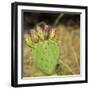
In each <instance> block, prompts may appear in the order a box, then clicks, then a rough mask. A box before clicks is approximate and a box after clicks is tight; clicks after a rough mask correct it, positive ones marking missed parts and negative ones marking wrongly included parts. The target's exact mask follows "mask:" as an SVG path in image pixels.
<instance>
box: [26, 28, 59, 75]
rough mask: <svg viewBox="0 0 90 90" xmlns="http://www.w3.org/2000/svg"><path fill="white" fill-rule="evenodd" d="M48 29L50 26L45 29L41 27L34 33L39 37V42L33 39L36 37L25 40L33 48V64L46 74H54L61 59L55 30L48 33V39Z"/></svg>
mask: <svg viewBox="0 0 90 90" xmlns="http://www.w3.org/2000/svg"><path fill="white" fill-rule="evenodd" d="M46 29H47V30H46ZM48 30H49V29H48V27H47V28H45V29H44V30H40V29H39V30H37V32H36V33H35V34H33V35H32V36H37V37H38V41H37V43H36V42H34V41H33V40H32V38H34V37H29V38H26V40H25V41H26V44H27V45H28V46H30V48H31V49H32V62H33V64H34V65H35V66H36V67H37V69H39V70H41V72H43V73H45V74H46V75H52V74H53V73H54V72H55V68H56V65H57V63H58V59H59V46H58V44H57V41H56V40H55V38H54V36H55V33H54V30H52V31H51V32H50V34H49V35H48V34H47V35H48V36H47V37H48V39H46V38H45V36H46V33H48Z"/></svg>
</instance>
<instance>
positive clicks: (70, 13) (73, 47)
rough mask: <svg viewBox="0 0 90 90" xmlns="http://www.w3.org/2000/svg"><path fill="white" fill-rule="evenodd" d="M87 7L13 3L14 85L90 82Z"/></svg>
mask: <svg viewBox="0 0 90 90" xmlns="http://www.w3.org/2000/svg"><path fill="white" fill-rule="evenodd" d="M86 20H87V7H84V6H67V5H66V6H65V5H54V4H53V5H52V4H35V3H20V2H16V3H13V4H12V41H13V42H14V43H12V47H13V49H12V78H11V79H12V86H15V87H17V86H35V85H50V84H64V83H79V82H87V66H86V64H87V54H86V53H87V50H86V49H85V47H87V37H86V34H87V32H86V31H87V21H86Z"/></svg>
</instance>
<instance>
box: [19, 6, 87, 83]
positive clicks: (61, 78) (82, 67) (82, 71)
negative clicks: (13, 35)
mask: <svg viewBox="0 0 90 90" xmlns="http://www.w3.org/2000/svg"><path fill="white" fill-rule="evenodd" d="M23 9H24V10H42V11H48V10H49V11H60V12H79V13H81V16H80V75H68V76H50V77H49V76H48V77H37V78H33V77H30V78H24V79H22V78H21V69H22V67H21V10H23ZM78 80H85V10H82V9H70V8H51V7H36V6H18V84H30V83H45V82H63V81H78Z"/></svg>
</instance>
